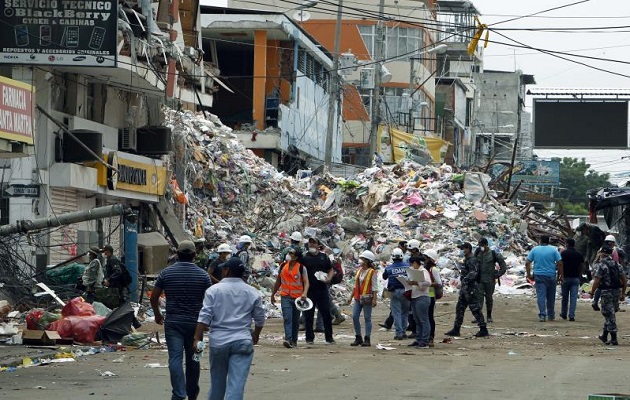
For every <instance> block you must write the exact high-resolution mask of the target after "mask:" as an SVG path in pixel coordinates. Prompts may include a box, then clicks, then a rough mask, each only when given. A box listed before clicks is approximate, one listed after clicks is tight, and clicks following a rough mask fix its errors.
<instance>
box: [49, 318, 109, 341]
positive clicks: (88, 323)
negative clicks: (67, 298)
mask: <svg viewBox="0 0 630 400" xmlns="http://www.w3.org/2000/svg"><path fill="white" fill-rule="evenodd" d="M105 319H107V318H106V317H103V316H101V315H90V316H76V315H74V316H69V317H64V318H62V319H60V320H59V321H55V322H53V323H52V324H51V325H50V327H49V329H50V330H54V331H57V333H59V336H61V337H66V338H67V337H71V338H72V339H73V340H74V341H75V342H79V343H92V342H94V341H95V340H96V334H97V332H98V331H99V329H100V327H101V325H103V323H104V322H105Z"/></svg>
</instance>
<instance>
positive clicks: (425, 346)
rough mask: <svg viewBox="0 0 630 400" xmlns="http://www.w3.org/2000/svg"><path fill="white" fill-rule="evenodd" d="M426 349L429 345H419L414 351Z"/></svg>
mask: <svg viewBox="0 0 630 400" xmlns="http://www.w3.org/2000/svg"><path fill="white" fill-rule="evenodd" d="M428 348H429V345H428V344H426V343H420V344H419V345H417V346H416V349H422V350H427V349H428Z"/></svg>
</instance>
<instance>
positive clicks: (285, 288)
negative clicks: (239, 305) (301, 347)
mask: <svg viewBox="0 0 630 400" xmlns="http://www.w3.org/2000/svg"><path fill="white" fill-rule="evenodd" d="M287 257H288V258H289V259H288V260H287V261H284V262H283V263H282V264H281V265H280V270H279V272H278V277H277V278H276V284H275V285H274V287H273V292H272V293H271V304H275V301H276V299H275V296H276V293H277V292H278V291H280V296H281V298H280V306H281V308H282V318H283V319H284V342H283V343H282V344H283V345H284V347H286V348H287V349H290V348H292V347H296V346H297V339H298V330H299V326H300V311H299V310H298V309H297V307H296V305H295V300H296V299H302V300H305V299H306V296H307V294H308V286H309V282H308V272H306V268H305V267H304V266H303V265H302V264H301V263H300V262H299V261H298V260H299V258H298V251H297V249H295V248H289V250H288V253H287Z"/></svg>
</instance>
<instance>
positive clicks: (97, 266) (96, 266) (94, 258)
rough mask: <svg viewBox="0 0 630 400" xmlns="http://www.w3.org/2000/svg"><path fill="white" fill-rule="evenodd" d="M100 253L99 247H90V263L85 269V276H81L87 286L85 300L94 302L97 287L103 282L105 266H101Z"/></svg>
mask: <svg viewBox="0 0 630 400" xmlns="http://www.w3.org/2000/svg"><path fill="white" fill-rule="evenodd" d="M100 254H101V250H100V249H99V248H98V247H91V248H90V250H89V251H88V257H89V258H90V263H89V264H88V266H87V267H85V270H83V277H82V278H81V279H82V281H83V285H84V286H85V294H86V298H85V300H86V301H87V302H88V303H93V302H94V298H95V292H96V289H97V288H100V287H101V286H102V283H103V278H104V274H103V267H102V266H101V261H100V260H99V259H98V256H99V255H100Z"/></svg>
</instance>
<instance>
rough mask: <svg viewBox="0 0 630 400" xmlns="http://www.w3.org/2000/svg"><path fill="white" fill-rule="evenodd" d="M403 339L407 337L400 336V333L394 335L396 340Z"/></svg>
mask: <svg viewBox="0 0 630 400" xmlns="http://www.w3.org/2000/svg"><path fill="white" fill-rule="evenodd" d="M403 339H405V338H404V337H402V336H398V335H396V336H394V340H403Z"/></svg>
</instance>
